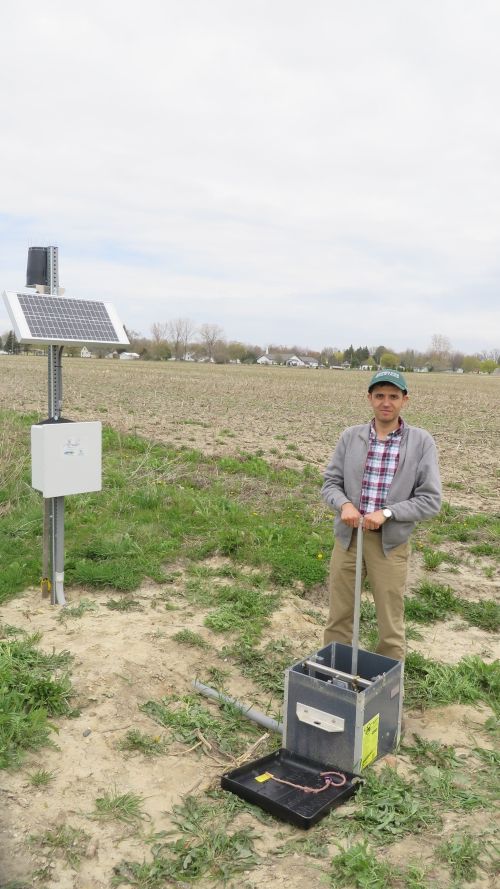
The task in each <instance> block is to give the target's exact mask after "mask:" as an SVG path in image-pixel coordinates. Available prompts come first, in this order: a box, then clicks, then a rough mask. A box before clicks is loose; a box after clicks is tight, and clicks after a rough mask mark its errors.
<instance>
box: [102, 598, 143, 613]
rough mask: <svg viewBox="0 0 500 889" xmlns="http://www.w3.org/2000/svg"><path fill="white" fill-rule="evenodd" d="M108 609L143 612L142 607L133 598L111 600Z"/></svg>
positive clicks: (107, 603)
mask: <svg viewBox="0 0 500 889" xmlns="http://www.w3.org/2000/svg"><path fill="white" fill-rule="evenodd" d="M106 608H109V609H110V611H142V605H141V603H140V602H139V601H138V600H137V599H134V598H132V596H122V598H121V599H109V600H108V601H107V602H106Z"/></svg>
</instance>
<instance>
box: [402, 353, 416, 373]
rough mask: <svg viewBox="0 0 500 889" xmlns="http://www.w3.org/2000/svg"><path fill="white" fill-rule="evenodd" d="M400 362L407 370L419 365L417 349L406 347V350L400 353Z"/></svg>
mask: <svg viewBox="0 0 500 889" xmlns="http://www.w3.org/2000/svg"><path fill="white" fill-rule="evenodd" d="M399 363H400V364H401V366H402V367H404V369H405V370H409V369H410V368H412V367H417V366H418V362H417V353H416V352H415V349H405V351H404V352H401V353H400V355H399Z"/></svg>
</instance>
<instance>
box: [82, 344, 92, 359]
mask: <svg viewBox="0 0 500 889" xmlns="http://www.w3.org/2000/svg"><path fill="white" fill-rule="evenodd" d="M80 358H92V352H91V351H90V349H87V346H83V347H82V349H81V351H80Z"/></svg>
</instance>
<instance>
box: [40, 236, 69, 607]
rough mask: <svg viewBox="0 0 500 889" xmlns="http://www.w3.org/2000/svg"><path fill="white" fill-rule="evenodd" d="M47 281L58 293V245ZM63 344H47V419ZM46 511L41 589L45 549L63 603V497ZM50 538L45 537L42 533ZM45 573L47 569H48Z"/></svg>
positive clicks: (56, 392)
mask: <svg viewBox="0 0 500 889" xmlns="http://www.w3.org/2000/svg"><path fill="white" fill-rule="evenodd" d="M47 285H48V290H49V293H50V294H52V295H57V294H58V292H59V260H58V248H57V247H47ZM62 353H63V347H62V346H49V347H48V362H49V374H48V402H49V420H54V421H56V422H57V420H59V418H60V416H61V411H62ZM45 514H46V515H47V516H48V523H46V524H47V525H48V527H47V529H45V526H44V543H43V547H44V567H43V571H44V579H43V580H42V594H43V591H44V584H45V577H46V576H47V575H46V573H45V570H46V569H45V551H47V552H48V553H49V555H50V576H51V595H50V601H51V603H52V605H65V604H66V600H65V598H64V497H51V498H49V499H48V506H47V504H46V505H45ZM46 533H47V534H48V537H49V539H48V540H45V534H46ZM47 574H48V572H47Z"/></svg>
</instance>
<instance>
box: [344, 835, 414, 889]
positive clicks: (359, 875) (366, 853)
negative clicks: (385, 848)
mask: <svg viewBox="0 0 500 889" xmlns="http://www.w3.org/2000/svg"><path fill="white" fill-rule="evenodd" d="M329 876H330V880H329V884H330V886H331V887H333V889H344V887H346V889H348V887H349V889H353V887H354V889H392V887H394V889H402V887H406V889H427V887H428V885H429V884H428V883H427V882H425V880H426V874H425V871H424V870H423V869H422V868H421V867H419V866H418V865H416V864H413V865H412V864H410V865H408V866H407V867H394V866H392V865H390V864H389V863H388V862H386V861H381V860H380V859H379V858H377V855H376V853H375V851H374V850H373V849H370V847H369V846H368V844H367V843H366V842H364V841H360V842H358V843H355V844H353V845H351V846H349V847H348V848H347V849H345V850H343V851H342V852H340V853H339V854H338V855H335V857H334V858H333V860H332V864H331V871H330V875H329Z"/></svg>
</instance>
